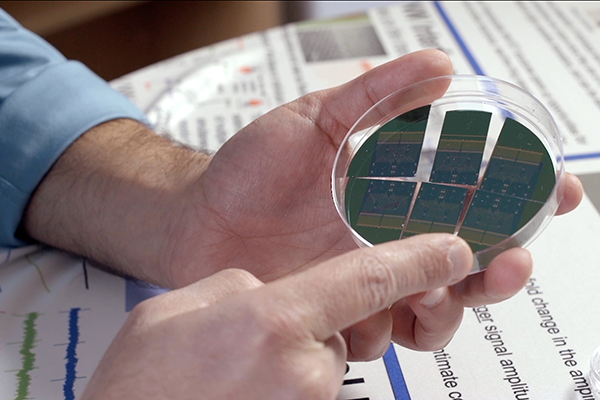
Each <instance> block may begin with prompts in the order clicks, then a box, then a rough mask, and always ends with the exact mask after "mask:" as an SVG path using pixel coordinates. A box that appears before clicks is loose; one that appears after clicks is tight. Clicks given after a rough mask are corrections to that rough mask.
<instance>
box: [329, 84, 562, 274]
mask: <svg viewBox="0 0 600 400" xmlns="http://www.w3.org/2000/svg"><path fill="white" fill-rule="evenodd" d="M563 169H564V162H563V151H562V142H561V139H560V137H559V134H558V129H557V127H556V124H555V123H554V121H553V119H552V117H551V116H550V114H549V113H548V111H547V110H546V108H545V107H544V106H543V105H542V104H541V103H540V102H539V101H538V100H536V99H535V98H534V97H532V96H531V95H529V94H528V93H526V92H524V91H523V90H521V89H519V88H518V87H516V86H514V85H511V84H509V83H507V82H503V81H499V80H496V79H492V78H488V77H482V76H446V77H439V78H433V79H430V80H426V81H423V82H420V83H417V84H414V85H411V86H408V87H406V88H404V89H402V90H400V91H398V92H396V93H394V94H392V95H390V96H388V97H386V98H385V99H383V100H381V101H380V102H379V103H377V104H376V105H375V106H373V107H372V108H371V109H370V110H369V111H367V112H366V113H365V114H364V115H363V116H362V117H361V118H360V119H359V120H358V122H357V123H356V124H355V125H354V126H353V127H352V129H350V131H349V132H348V134H347V136H346V138H345V139H344V141H343V142H342V145H341V146H340V149H339V151H338V154H337V157H336V161H335V164H334V169H333V175H332V179H333V181H332V188H333V197H334V202H335V205H336V208H337V210H338V213H339V214H340V216H341V217H342V219H343V220H344V222H345V223H346V225H347V226H348V228H349V229H350V231H351V232H352V235H353V238H354V240H355V241H356V242H357V243H358V244H359V245H360V246H372V245H375V244H378V243H383V242H387V241H391V240H397V239H403V238H408V237H411V236H414V235H418V234H424V233H431V232H446V233H452V234H455V235H458V236H460V237H462V238H463V239H464V240H466V241H467V242H468V243H469V245H470V246H471V248H472V250H473V252H474V254H475V266H474V269H473V272H477V271H480V270H483V269H485V268H486V267H487V265H489V263H490V261H491V260H492V259H493V258H494V257H495V256H496V255H498V254H499V253H501V252H502V251H504V250H507V249H509V248H512V247H516V246H526V245H527V244H529V243H530V242H531V241H532V240H533V239H534V238H535V237H536V236H537V235H538V234H539V233H540V232H541V230H542V229H543V228H544V227H545V226H546V225H547V224H548V222H549V221H550V218H551V217H552V216H553V215H554V213H555V212H556V210H557V208H558V204H559V203H560V200H561V198H562V193H561V190H560V189H561V185H559V183H560V178H561V176H562V172H563Z"/></svg>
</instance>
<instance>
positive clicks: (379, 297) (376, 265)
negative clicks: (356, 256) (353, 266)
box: [358, 252, 398, 310]
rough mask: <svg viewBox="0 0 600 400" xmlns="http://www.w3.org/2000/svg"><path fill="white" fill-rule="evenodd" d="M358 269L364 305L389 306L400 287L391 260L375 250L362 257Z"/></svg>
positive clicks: (370, 306)
mask: <svg viewBox="0 0 600 400" xmlns="http://www.w3.org/2000/svg"><path fill="white" fill-rule="evenodd" d="M358 271H359V272H358V277H359V295H360V296H361V298H362V299H363V301H364V302H365V304H364V305H365V306H366V307H367V308H368V309H370V310H375V309H383V308H385V307H388V306H389V305H390V304H391V302H392V301H393V299H394V297H395V296H394V295H395V294H396V291H397V288H398V285H397V279H396V276H395V274H394V272H393V268H392V265H391V260H390V259H389V258H388V257H385V255H380V254H379V253H376V252H373V253H372V254H371V255H369V256H367V257H364V258H361V259H360V261H359V264H358Z"/></svg>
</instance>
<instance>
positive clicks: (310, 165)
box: [168, 50, 583, 300]
mask: <svg viewBox="0 0 600 400" xmlns="http://www.w3.org/2000/svg"><path fill="white" fill-rule="evenodd" d="M451 73H452V66H451V64H450V61H449V59H448V58H447V57H446V56H445V55H444V54H443V53H441V52H439V51H434V50H427V51H421V52H416V53H412V54H409V55H407V56H405V57H402V58H400V59H398V60H395V61H393V62H390V63H387V64H385V65H383V66H381V67H379V68H376V69H374V70H372V71H370V72H368V73H366V74H364V75H362V76H361V77H359V78H357V79H355V80H353V81H351V82H349V83H347V84H345V85H342V86H340V87H337V88H333V89H328V90H324V91H320V92H316V93H311V94H309V95H307V96H304V97H302V98H300V99H298V100H296V101H294V102H291V103H289V104H286V105H284V106H282V107H279V108H277V109H275V110H273V111H271V112H270V113H268V114H266V115H264V116H263V117H261V118H259V119H258V120H256V121H254V122H253V123H252V124H250V125H249V126H247V127H245V128H244V129H242V130H241V131H240V132H238V133H237V134H236V135H235V136H234V137H233V138H232V139H230V140H229V141H228V142H227V143H225V145H224V146H223V147H222V148H221V149H220V150H219V151H218V152H217V154H216V155H215V156H214V158H213V160H212V161H211V163H210V165H209V167H208V169H207V170H206V172H205V173H204V175H203V176H202V178H201V179H200V180H199V181H198V184H196V185H195V186H194V187H192V188H191V190H190V191H189V193H190V196H188V200H187V201H185V204H187V207H188V208H187V211H185V212H182V213H181V215H182V216H183V220H182V221H181V223H180V224H179V226H180V230H179V231H178V232H179V235H177V236H173V237H172V240H171V244H170V246H169V248H170V250H169V253H171V256H170V258H169V262H168V265H169V266H170V272H171V273H170V282H171V285H170V286H173V287H179V286H183V285H186V284H189V283H191V282H194V281H195V280H197V279H200V278H203V277H205V276H206V275H207V274H210V273H214V272H217V271H218V270H220V269H221V268H222V267H223V266H229V267H236V268H242V269H246V270H248V271H250V272H252V273H253V274H255V275H256V276H257V277H259V278H260V279H262V280H264V281H268V280H272V279H275V278H278V277H281V276H285V275H286V274H289V273H291V272H294V271H297V270H301V269H303V268H308V267H310V266H311V265H315V264H318V263H319V262H321V261H323V260H326V259H328V258H330V257H333V256H335V255H338V254H341V253H343V252H346V251H349V250H351V249H354V248H356V245H355V243H354V242H353V241H352V240H351V237H350V235H349V233H348V230H347V229H346V227H345V226H344V225H343V223H342V222H341V220H340V218H339V216H338V214H337V213H336V211H335V208H334V206H333V202H332V195H331V182H330V176H331V168H332V166H333V162H334V158H335V156H336V153H337V151H338V148H339V146H340V143H341V141H342V139H343V138H344V136H345V135H346V133H347V132H348V129H349V127H350V126H352V125H353V124H354V122H355V121H356V119H357V117H359V116H360V115H362V114H363V113H364V112H365V111H366V110H367V109H369V108H370V107H371V106H372V105H373V104H374V103H376V102H378V101H379V100H380V99H382V98H384V97H385V96H387V95H388V94H390V93H392V92H394V91H396V90H398V89H400V88H402V87H404V86H406V85H408V84H411V83H414V82H417V81H420V80H423V79H427V78H430V77H433V76H437V75H445V74H451ZM437 89H438V93H432V94H431V97H432V100H433V99H435V98H437V97H439V96H441V95H442V94H443V93H444V92H445V90H446V87H445V86H444V87H442V86H440V87H438V88H437ZM564 184H565V186H566V190H565V198H564V201H563V204H562V205H561V209H560V210H559V213H564V212H567V211H570V210H571V209H573V208H574V207H575V206H576V205H577V204H578V203H579V201H580V200H581V196H582V193H583V191H582V187H581V184H580V183H579V182H578V180H577V178H575V177H574V176H572V175H569V174H567V175H566V177H565V180H564ZM515 254H516V253H515ZM517 258H518V257H517ZM518 259H519V258H518ZM525 259H526V257H525V258H524V257H521V258H520V259H519V261H516V260H513V259H512V258H508V259H507V263H508V264H510V265H508V266H507V267H498V268H500V269H501V268H504V269H505V270H506V271H495V267H493V266H492V268H490V272H489V273H488V276H490V277H489V278H486V279H487V281H488V282H490V281H498V282H495V283H488V285H492V287H491V288H488V289H487V291H488V292H489V293H494V292H502V294H503V296H501V297H502V298H505V297H506V296H507V295H508V293H511V294H512V293H515V292H516V290H518V289H520V287H518V285H520V284H522V283H524V280H523V279H521V278H522V277H523V276H525V275H527V274H528V272H529V271H530V270H531V265H530V264H531V262H530V261H527V262H525V263H523V262H522V261H523V260H525ZM494 265H498V263H495V264H494ZM511 275H512V276H516V277H518V278H519V279H517V278H510V276H511ZM505 278H507V279H511V283H510V284H509V283H508V282H506V281H505ZM481 279H484V276H478V277H477V278H474V279H472V281H474V282H477V283H472V284H471V283H468V284H465V285H464V286H468V287H473V286H474V285H476V286H479V288H480V289H482V285H483V283H482V282H481ZM494 285H503V286H502V287H501V288H498V287H493V286H494ZM468 296H471V294H468ZM482 300H486V298H482Z"/></svg>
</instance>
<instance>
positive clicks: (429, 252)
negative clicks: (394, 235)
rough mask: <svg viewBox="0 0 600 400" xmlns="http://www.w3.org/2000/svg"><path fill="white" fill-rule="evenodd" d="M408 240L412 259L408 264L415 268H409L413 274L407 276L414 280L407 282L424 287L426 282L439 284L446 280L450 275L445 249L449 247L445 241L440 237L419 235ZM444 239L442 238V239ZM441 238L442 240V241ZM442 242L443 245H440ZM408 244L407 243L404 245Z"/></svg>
mask: <svg viewBox="0 0 600 400" xmlns="http://www.w3.org/2000/svg"><path fill="white" fill-rule="evenodd" d="M421 236H422V237H419V236H415V237H414V238H410V239H408V240H413V239H415V240H413V243H411V247H412V250H413V251H412V252H411V254H412V255H413V259H412V260H410V263H412V264H413V265H415V266H416V267H417V268H411V270H413V271H414V272H415V273H414V274H407V275H408V277H409V278H412V279H414V281H412V282H408V283H410V284H413V285H424V284H426V283H427V282H441V281H446V280H448V278H449V277H451V275H452V271H451V270H450V268H449V263H448V258H447V248H448V246H449V244H448V241H447V239H446V238H445V237H444V236H445V235H444V236H442V235H437V234H433V235H421ZM443 237H444V238H443ZM442 238H443V239H442ZM440 239H442V240H443V245H442V244H441V243H442V240H440ZM406 244H408V243H406Z"/></svg>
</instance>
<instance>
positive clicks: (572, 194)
mask: <svg viewBox="0 0 600 400" xmlns="http://www.w3.org/2000/svg"><path fill="white" fill-rule="evenodd" d="M561 184H562V185H564V194H563V198H562V201H561V202H560V205H559V206H558V210H557V211H556V215H561V214H566V213H568V212H570V211H573V210H574V209H575V208H576V207H577V206H578V205H579V203H581V199H582V198H583V185H582V184H581V181H580V180H579V178H577V177H576V176H575V175H573V174H570V173H568V172H567V173H566V174H565V175H564V176H563V180H562V182H561Z"/></svg>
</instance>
